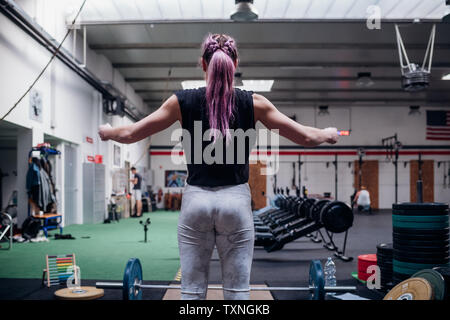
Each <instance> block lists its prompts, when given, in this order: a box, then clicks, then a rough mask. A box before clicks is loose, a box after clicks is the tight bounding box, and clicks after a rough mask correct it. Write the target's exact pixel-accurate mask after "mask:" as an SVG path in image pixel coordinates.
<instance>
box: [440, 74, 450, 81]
mask: <svg viewBox="0 0 450 320" xmlns="http://www.w3.org/2000/svg"><path fill="white" fill-rule="evenodd" d="M442 80H450V73H447V74H446V75H443V76H442Z"/></svg>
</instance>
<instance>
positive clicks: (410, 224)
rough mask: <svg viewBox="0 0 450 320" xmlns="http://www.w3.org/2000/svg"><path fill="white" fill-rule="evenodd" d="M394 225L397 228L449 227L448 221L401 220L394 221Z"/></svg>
mask: <svg viewBox="0 0 450 320" xmlns="http://www.w3.org/2000/svg"><path fill="white" fill-rule="evenodd" d="M392 226H393V227H396V228H408V229H413V228H414V229H418V228H421V229H432V230H434V229H445V228H448V226H449V223H448V221H447V222H400V221H392Z"/></svg>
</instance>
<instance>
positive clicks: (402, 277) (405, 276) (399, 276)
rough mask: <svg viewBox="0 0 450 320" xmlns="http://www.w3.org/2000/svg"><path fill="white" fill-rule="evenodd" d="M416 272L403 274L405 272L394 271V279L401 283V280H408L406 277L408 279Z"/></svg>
mask: <svg viewBox="0 0 450 320" xmlns="http://www.w3.org/2000/svg"><path fill="white" fill-rule="evenodd" d="M415 272H417V271H415ZM415 272H413V273H410V274H403V273H401V272H395V271H394V272H393V273H392V280H393V281H395V282H396V283H399V282H401V281H403V280H406V279H408V278H409V277H410V276H411V275H412V274H414V273H415Z"/></svg>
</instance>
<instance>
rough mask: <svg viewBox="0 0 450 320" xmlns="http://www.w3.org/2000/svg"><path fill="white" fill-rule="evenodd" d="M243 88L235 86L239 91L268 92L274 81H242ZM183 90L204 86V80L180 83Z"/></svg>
mask: <svg viewBox="0 0 450 320" xmlns="http://www.w3.org/2000/svg"><path fill="white" fill-rule="evenodd" d="M242 83H243V84H244V85H243V86H236V88H239V89H241V90H247V91H255V92H270V91H271V90H272V86H273V83H274V80H242ZM181 86H182V87H183V89H198V88H201V87H205V86H206V81H205V80H186V81H182V82H181Z"/></svg>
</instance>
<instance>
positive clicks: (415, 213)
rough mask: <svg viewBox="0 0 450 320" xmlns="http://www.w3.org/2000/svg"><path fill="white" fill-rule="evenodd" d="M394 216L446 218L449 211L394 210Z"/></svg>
mask: <svg viewBox="0 0 450 320" xmlns="http://www.w3.org/2000/svg"><path fill="white" fill-rule="evenodd" d="M392 214H395V215H399V216H423V215H430V216H446V215H448V214H449V210H448V209H446V210H426V211H424V210H392Z"/></svg>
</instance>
